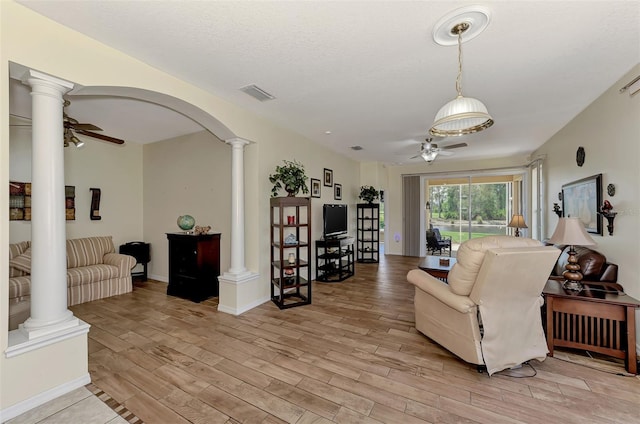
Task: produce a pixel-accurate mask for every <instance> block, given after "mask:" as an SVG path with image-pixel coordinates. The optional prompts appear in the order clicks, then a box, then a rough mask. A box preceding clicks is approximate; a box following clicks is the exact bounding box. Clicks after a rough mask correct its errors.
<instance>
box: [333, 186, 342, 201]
mask: <svg viewBox="0 0 640 424" xmlns="http://www.w3.org/2000/svg"><path fill="white" fill-rule="evenodd" d="M333 198H334V199H335V200H342V184H338V183H336V184H335V185H334V187H333Z"/></svg>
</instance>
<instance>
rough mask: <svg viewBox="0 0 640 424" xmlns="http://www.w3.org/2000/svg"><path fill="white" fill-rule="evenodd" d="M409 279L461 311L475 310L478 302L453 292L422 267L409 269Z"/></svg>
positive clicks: (465, 312)
mask: <svg viewBox="0 0 640 424" xmlns="http://www.w3.org/2000/svg"><path fill="white" fill-rule="evenodd" d="M407 281H409V282H410V283H411V284H413V285H414V286H416V288H417V289H420V290H422V291H423V292H425V293H428V294H430V295H431V296H433V297H435V298H436V299H438V300H439V301H440V302H442V303H444V304H445V305H447V306H449V307H450V308H452V309H455V310H456V311H458V312H460V313H463V314H467V313H470V312H475V306H476V304H475V303H473V301H472V300H471V299H469V297H468V296H460V295H457V294H455V293H453V292H452V291H451V288H450V287H449V285H448V284H447V283H445V282H443V281H440V280H438V279H437V278H435V277H433V276H431V275H429V274H427V273H426V272H425V271H423V270H421V269H413V270H411V271H409V273H408V274H407Z"/></svg>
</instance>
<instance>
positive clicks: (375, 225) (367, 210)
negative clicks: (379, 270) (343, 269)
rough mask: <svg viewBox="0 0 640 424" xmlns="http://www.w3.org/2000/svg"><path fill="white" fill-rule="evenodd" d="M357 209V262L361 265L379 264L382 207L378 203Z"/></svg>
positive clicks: (359, 205)
mask: <svg viewBox="0 0 640 424" xmlns="http://www.w3.org/2000/svg"><path fill="white" fill-rule="evenodd" d="M357 207H358V210H357V216H356V223H357V236H358V241H357V250H356V251H357V256H358V257H357V261H358V262H361V263H377V262H378V259H379V257H378V254H379V243H380V241H379V227H380V217H379V213H380V209H379V208H380V205H379V204H377V203H371V204H369V203H360V204H358V205H357ZM367 248H368V250H367Z"/></svg>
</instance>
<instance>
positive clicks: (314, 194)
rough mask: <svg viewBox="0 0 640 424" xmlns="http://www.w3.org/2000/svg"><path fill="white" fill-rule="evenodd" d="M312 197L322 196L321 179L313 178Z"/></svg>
mask: <svg viewBox="0 0 640 424" xmlns="http://www.w3.org/2000/svg"><path fill="white" fill-rule="evenodd" d="M311 197H320V180H318V179H316V178H311Z"/></svg>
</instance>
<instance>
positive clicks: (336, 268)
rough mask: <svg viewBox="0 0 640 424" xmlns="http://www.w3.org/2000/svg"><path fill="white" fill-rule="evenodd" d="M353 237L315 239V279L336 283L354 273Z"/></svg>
mask: <svg viewBox="0 0 640 424" xmlns="http://www.w3.org/2000/svg"><path fill="white" fill-rule="evenodd" d="M354 240H355V239H354V238H353V237H349V236H344V237H341V238H330V239H327V240H316V281H322V282H325V283H336V282H339V281H344V280H346V279H347V278H349V277H352V276H353V275H354V274H355V264H354V250H353V243H354Z"/></svg>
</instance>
